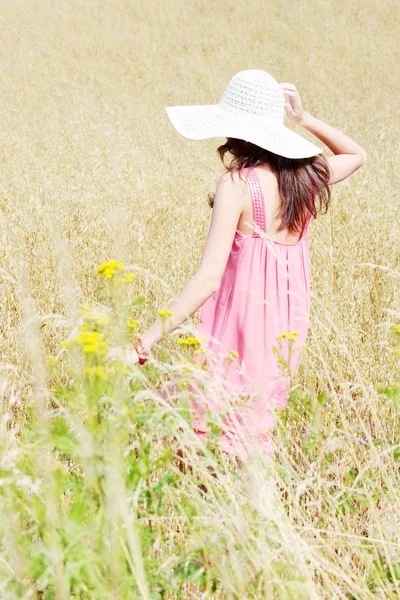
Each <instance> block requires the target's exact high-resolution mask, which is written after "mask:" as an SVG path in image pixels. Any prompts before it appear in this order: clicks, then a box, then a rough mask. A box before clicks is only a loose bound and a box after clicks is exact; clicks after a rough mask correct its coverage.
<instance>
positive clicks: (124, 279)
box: [116, 273, 136, 283]
mask: <svg viewBox="0 0 400 600" xmlns="http://www.w3.org/2000/svg"><path fill="white" fill-rule="evenodd" d="M135 277H136V275H135V274H134V273H126V274H125V275H121V276H120V277H118V278H117V280H116V281H117V282H118V283H131V282H132V281H133V280H134V279H135Z"/></svg>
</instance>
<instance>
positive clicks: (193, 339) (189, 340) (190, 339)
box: [178, 337, 200, 346]
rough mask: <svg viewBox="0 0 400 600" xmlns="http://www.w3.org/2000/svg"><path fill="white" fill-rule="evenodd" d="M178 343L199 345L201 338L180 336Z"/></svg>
mask: <svg viewBox="0 0 400 600" xmlns="http://www.w3.org/2000/svg"><path fill="white" fill-rule="evenodd" d="M178 344H182V345H186V346H197V345H198V344H200V342H199V340H198V339H197V338H196V337H188V338H187V339H186V340H184V339H182V338H179V339H178Z"/></svg>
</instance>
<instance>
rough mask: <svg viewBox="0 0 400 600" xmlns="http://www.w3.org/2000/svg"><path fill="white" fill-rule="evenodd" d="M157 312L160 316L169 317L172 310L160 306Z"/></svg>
mask: <svg viewBox="0 0 400 600" xmlns="http://www.w3.org/2000/svg"><path fill="white" fill-rule="evenodd" d="M158 314H159V315H160V317H169V316H170V315H172V310H169V308H160V309H159V311H158Z"/></svg>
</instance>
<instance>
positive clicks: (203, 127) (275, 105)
mask: <svg viewBox="0 0 400 600" xmlns="http://www.w3.org/2000/svg"><path fill="white" fill-rule="evenodd" d="M165 110H166V111H167V115H168V117H169V118H170V120H171V122H172V124H173V125H174V127H175V128H176V130H177V131H178V132H179V133H180V134H181V135H183V136H184V137H186V138H188V139H190V140H205V139H208V138H214V137H231V138H238V139H241V140H246V141H248V142H252V143H253V144H256V145H257V146H260V147H261V148H265V149H267V150H270V151H271V152H274V153H275V154H279V155H280V156H285V157H287V158H306V157H309V156H315V155H316V154H319V153H321V152H322V149H321V148H319V147H318V146H316V145H315V144H312V143H311V142H309V141H308V140H307V139H305V138H304V137H303V136H301V135H299V134H298V133H296V132H295V131H292V130H291V129H289V128H288V127H285V125H284V124H283V118H284V115H285V95H284V93H283V91H282V89H281V88H280V87H279V84H278V83H277V81H276V80H275V79H274V77H272V75H270V74H269V73H267V72H266V71H262V70H260V69H248V70H246V71H239V73H236V75H234V76H233V77H232V79H231V80H230V82H229V83H228V85H227V87H226V88H225V91H224V93H223V95H222V98H221V100H220V101H219V102H218V104H201V105H193V106H167V107H165Z"/></svg>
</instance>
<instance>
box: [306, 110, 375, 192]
mask: <svg viewBox="0 0 400 600" xmlns="http://www.w3.org/2000/svg"><path fill="white" fill-rule="evenodd" d="M298 123H299V125H301V126H302V127H304V129H307V130H308V131H310V132H311V133H312V134H313V135H315V136H316V137H317V138H319V139H320V140H321V142H323V143H324V144H325V145H326V146H328V148H329V149H330V150H332V152H333V154H334V156H325V158H326V160H327V162H328V164H329V167H330V169H331V176H330V180H329V183H330V184H332V183H337V182H338V181H343V179H346V177H349V175H351V174H352V173H354V171H356V170H357V169H359V168H360V167H361V166H362V165H363V164H364V163H365V161H366V160H367V153H366V151H365V150H364V148H362V147H361V146H359V145H358V144H357V143H356V142H355V141H354V140H352V139H351V138H349V137H348V136H347V135H346V134H344V133H343V132H342V131H339V130H338V129H335V128H334V127H332V126H331V125H328V124H327V123H324V122H323V121H321V120H320V119H317V118H315V117H313V116H312V115H311V114H310V113H307V112H305V113H304V115H303V117H302V119H300V120H299V121H298Z"/></svg>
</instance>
